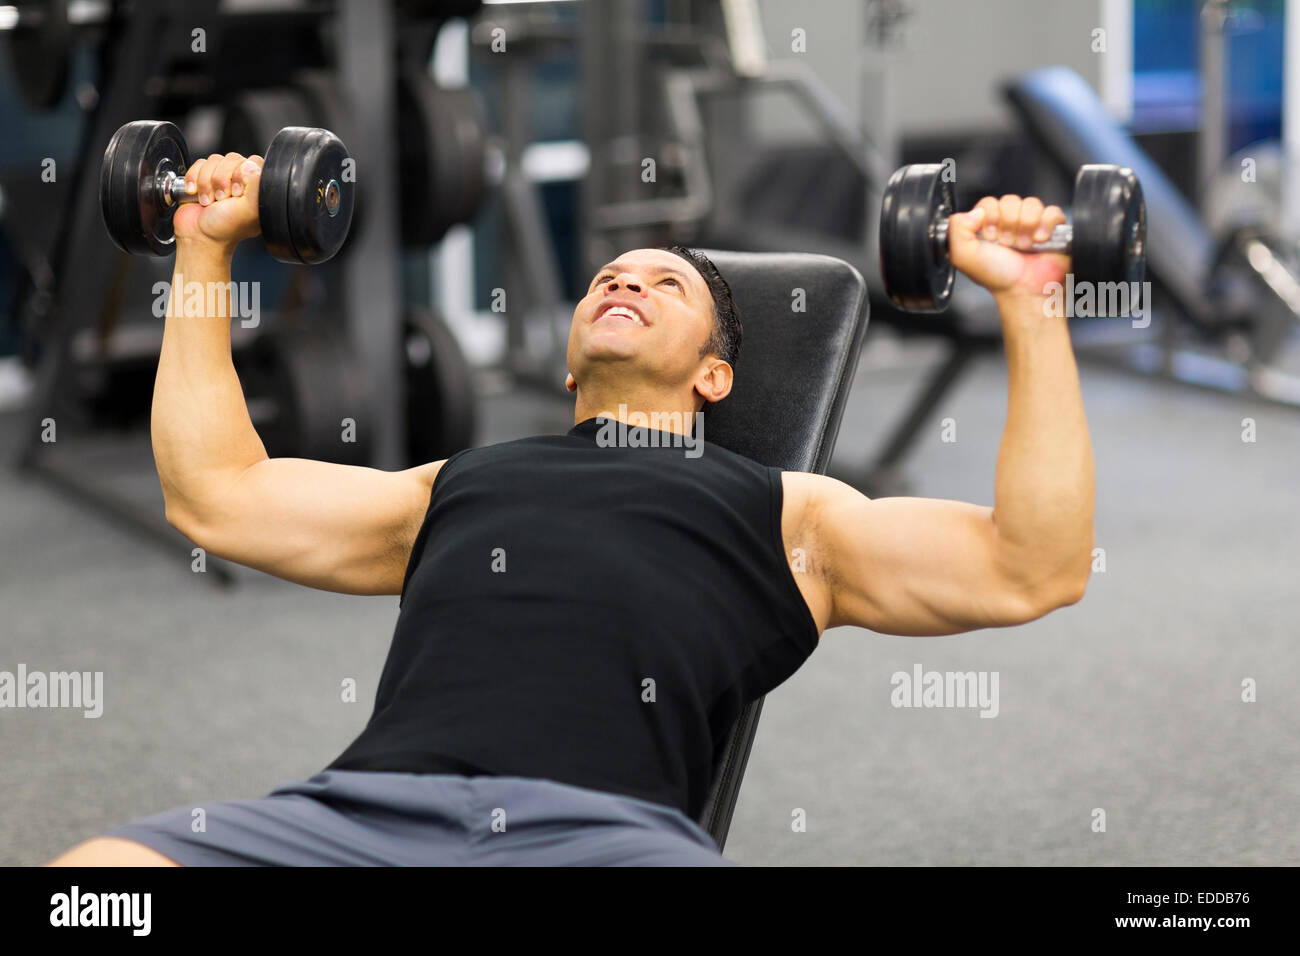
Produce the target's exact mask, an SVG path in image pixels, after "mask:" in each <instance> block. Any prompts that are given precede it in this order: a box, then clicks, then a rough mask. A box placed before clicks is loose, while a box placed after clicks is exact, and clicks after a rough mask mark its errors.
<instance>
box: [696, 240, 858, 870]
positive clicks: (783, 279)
mask: <svg viewBox="0 0 1300 956" xmlns="http://www.w3.org/2000/svg"><path fill="white" fill-rule="evenodd" d="M702 251H703V252H704V254H705V255H707V256H708V257H709V258H710V259H711V260H713V263H714V264H715V265H716V266H717V267H718V271H719V272H721V273H722V274H723V275H724V276H726V277H727V282H728V283H729V284H730V285H731V291H732V293H733V295H734V296H735V299H736V305H737V306H738V307H739V309H740V312H741V314H742V315H743V316H744V317H745V353H744V357H743V359H742V361H743V362H744V369H745V371H744V374H743V375H738V376H737V377H736V381H735V385H734V387H733V389H732V391H731V394H730V395H728V396H727V400H726V401H725V402H720V403H718V404H717V405H716V406H712V407H710V409H709V410H708V411H707V412H706V413H705V418H704V438H705V440H706V441H709V442H711V443H713V444H716V445H719V446H721V447H723V448H727V449H730V450H731V451H734V452H737V453H739V454H741V455H744V456H746V457H747V458H751V459H753V460H754V461H757V462H759V463H760V464H763V465H768V466H771V467H776V468H783V469H786V470H791V471H809V472H815V473H817V474H825V473H826V469H827V467H828V466H829V464H830V460H831V454H832V452H833V451H834V449H835V437H836V435H837V434H838V432H839V426H840V419H841V417H842V415H843V413H844V407H845V405H846V403H847V401H848V396H849V391H850V390H851V388H852V385H853V375H854V372H855V371H856V369H857V366H858V356H859V353H860V352H861V350H862V339H863V336H864V335H865V333H866V329H867V317H868V311H869V307H868V303H867V286H866V282H865V281H864V280H863V278H862V274H861V273H860V272H858V270H857V269H855V268H854V267H853V266H851V265H849V264H848V263H847V262H844V261H843V260H840V259H834V258H831V257H830V256H821V255H812V254H809V253H774V252H771V253H769V252H728V251H720V250H714V249H704V250H702ZM796 286H798V287H799V288H803V289H806V290H807V292H808V299H809V301H810V302H816V303H817V307H816V308H810V309H809V310H808V311H807V312H791V311H790V290H791V289H792V288H794V287H796ZM762 706H763V701H762V699H761V698H760V699H759V700H756V701H753V702H751V703H750V704H748V705H747V706H746V707H745V708H744V709H743V710H742V711H741V714H740V717H739V718H738V719H737V721H736V723H735V725H734V727H733V728H732V729H731V730H730V732H728V734H727V736H726V738H725V739H724V740H722V741H721V743H719V744H718V746H717V747H716V748H715V750H714V770H713V780H712V782H711V784H710V786H709V796H708V799H707V801H706V802H705V805H704V810H703V812H702V813H701V815H700V818H699V820H698V821H697V822H698V823H699V824H700V826H702V827H703V828H704V829H705V830H707V831H708V833H709V835H710V836H712V837H713V839H714V841H715V842H716V843H717V844H718V849H723V848H724V847H725V844H726V840H727V831H728V829H729V828H730V826H731V816H732V813H733V812H734V810H735V807H736V799H737V797H738V796H739V794H740V783H741V779H742V778H743V776H744V773H745V764H746V762H747V761H748V760H749V752H750V749H751V748H752V746H753V743H754V734H755V733H756V732H757V730H758V717H759V714H760V712H761V710H762Z"/></svg>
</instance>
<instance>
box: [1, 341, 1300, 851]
mask: <svg viewBox="0 0 1300 956" xmlns="http://www.w3.org/2000/svg"><path fill="white" fill-rule="evenodd" d="M934 358H935V354H934V352H933V351H932V347H930V346H926V345H923V344H916V345H913V344H908V345H906V346H900V345H898V344H897V343H893V342H891V340H888V339H884V338H880V339H873V341H872V342H871V343H870V344H869V347H868V348H867V349H866V350H865V351H864V354H863V364H862V367H861V368H860V370H859V372H858V376H857V380H856V381H857V385H856V387H855V390H854V394H853V399H852V404H851V406H850V408H849V409H848V411H847V413H846V415H845V419H844V423H843V427H842V429H841V432H840V437H839V444H838V446H837V449H836V456H835V467H834V468H833V471H835V470H842V469H846V468H850V467H853V466H855V465H859V464H861V463H862V462H864V461H865V460H866V459H867V456H868V454H869V453H870V451H871V450H872V449H873V448H874V447H875V446H876V443H877V442H878V441H879V440H880V439H881V437H882V435H883V431H884V429H885V428H886V427H887V426H888V424H889V423H890V422H891V421H892V419H893V417H894V416H896V415H897V414H898V412H899V410H900V409H901V408H902V405H903V403H904V401H905V400H906V398H907V396H908V395H909V394H910V390H911V388H913V387H914V384H915V381H916V379H917V377H918V376H919V374H920V373H921V372H922V371H923V369H924V368H925V367H926V365H927V363H928V362H932V361H933V360H934ZM1083 390H1084V399H1085V403H1086V407H1087V412H1088V416H1089V422H1090V425H1091V432H1092V439H1093V444H1094V450H1095V455H1096V463H1097V521H1096V529H1097V545H1098V547H1101V548H1104V549H1105V560H1106V570H1105V572H1104V573H1095V574H1094V575H1093V578H1092V582H1091V584H1090V586H1089V590H1088V593H1087V595H1086V596H1085V597H1084V599H1083V601H1081V602H1080V603H1079V604H1077V605H1075V606H1073V607H1070V608H1066V609H1064V610H1061V611H1058V612H1056V613H1054V614H1051V615H1049V616H1047V617H1046V618H1043V619H1041V620H1039V621H1036V622H1034V623H1032V624H1029V625H1026V626H1023V627H1018V628H1012V629H1007V630H996V631H994V630H987V631H980V632H975V633H972V634H966V635H961V636H955V637H947V638H903V637H891V636H882V635H878V634H873V633H871V632H868V631H863V630H857V629H840V630H834V631H830V632H827V633H826V634H825V635H824V636H823V638H822V646H821V647H819V648H818V650H817V651H816V652H815V653H814V654H813V656H812V657H811V658H810V659H809V661H808V662H807V663H806V664H805V665H804V667H803V669H802V670H801V671H800V672H799V673H797V674H796V675H795V676H794V677H793V678H792V679H791V680H790V681H788V682H787V683H786V684H784V685H783V686H781V687H780V688H778V689H777V690H776V691H775V692H774V693H773V694H771V695H770V696H769V697H768V699H767V703H766V705H765V707H764V711H763V717H762V721H761V723H760V726H759V731H758V736H757V739H756V742H755V746H754V752H753V756H752V758H751V760H750V764H749V769H748V772H747V774H746V777H745V781H744V786H743V788H742V790H741V795H740V801H739V804H738V806H737V810H736V816H735V819H734V821H733V825H732V829H731V836H730V839H729V840H728V843H727V847H726V855H727V857H728V858H729V859H732V860H734V861H735V862H737V863H741V864H749V865H765V864H808V865H843V864H898V865H923V864H956V865H966V864H979V865H1004V864H1005V865H1013V864H1024V863H1033V864H1062V865H1076V864H1103V865H1105V864H1154V865H1172V864H1187V865H1195V864H1202V865H1206V864H1208V865H1224V864H1292V865H1294V864H1297V863H1300V829H1297V827H1296V825H1295V808H1296V807H1297V806H1300V735H1297V734H1296V728H1297V725H1298V724H1297V715H1296V701H1297V700H1298V699H1300V640H1298V638H1300V634H1298V632H1297V628H1296V620H1297V612H1298V611H1300V600H1298V599H1297V590H1296V587H1295V573H1296V568H1297V567H1300V536H1297V535H1296V533H1295V528H1294V515H1295V504H1296V481H1295V466H1296V456H1295V449H1296V448H1297V447H1300V415H1297V414H1296V413H1295V411H1294V410H1292V409H1286V408H1281V407H1276V406H1270V405H1266V404H1263V403H1260V402H1255V401H1251V400H1246V399H1242V398H1238V397H1233V396H1229V395H1225V394H1221V393H1213V392H1207V391H1200V390H1196V389H1193V388H1189V387H1186V386H1180V385H1173V384H1167V383H1161V382H1158V381H1155V380H1152V379H1149V378H1142V377H1139V376H1136V375H1132V374H1129V373H1125V372H1122V371H1119V370H1116V369H1113V368H1110V367H1106V366H1102V365H1097V364H1092V363H1085V364H1084V365H1083ZM1005 400H1006V377H1005V366H1004V363H1003V361H1002V358H1001V356H1000V355H996V354H994V355H990V356H988V357H986V358H984V359H981V360H979V361H978V362H977V364H976V367H975V369H974V371H973V372H972V373H971V374H970V375H968V376H967V377H966V378H965V379H964V380H963V381H962V383H961V384H960V386H959V387H958V388H957V389H956V390H955V392H954V393H953V394H952V395H951V397H950V398H949V400H948V402H947V403H946V405H945V406H944V407H942V408H941V409H940V410H939V412H938V414H936V416H935V420H936V425H935V427H934V428H933V429H932V430H929V431H928V432H927V436H926V437H925V438H923V439H922V441H921V443H920V445H919V446H918V448H917V449H916V452H915V453H914V454H913V455H912V457H911V458H910V459H909V461H908V466H907V474H908V476H909V478H910V479H911V480H912V481H913V487H912V488H911V493H912V494H915V495H920V496H927V497H944V498H956V499H962V500H969V501H975V502H980V503H986V504H987V503H991V501H992V493H993V477H994V464H995V461H996V455H997V449H998V440H999V437H1000V433H1001V427H1002V421H1003V414H1004V409H1005ZM944 417H953V418H955V419H956V421H957V429H958V431H957V441H956V442H952V443H943V442H941V441H940V434H939V427H938V424H937V422H938V421H939V420H940V419H942V418H944ZM1245 418H1251V419H1253V420H1254V421H1255V424H1256V429H1257V440H1256V441H1255V442H1253V443H1248V442H1243V441H1242V428H1243V425H1242V420H1243V419H1245ZM20 424H21V420H20V419H19V417H18V415H17V414H16V413H11V414H7V415H4V416H0V441H4V440H6V439H7V442H6V447H14V444H15V436H16V433H17V429H18V428H19V426H20ZM571 424H572V404H571V402H566V401H564V400H563V399H562V398H560V397H558V396H557V397H556V398H555V399H554V400H552V399H550V398H549V397H545V396H538V395H536V394H534V393H531V392H530V393H527V394H514V395H511V394H501V395H494V396H491V397H488V398H485V399H484V403H483V427H482V429H481V436H480V442H481V443H484V444H486V443H490V442H495V441H504V440H508V439H511V438H515V437H519V436H522V435H527V434H538V433H544V432H563V431H565V430H567V429H568V428H569V427H570V426H571ZM79 448H80V451H79V452H78V458H79V460H81V461H84V462H86V467H88V468H93V469H94V470H95V472H96V473H97V474H99V475H101V476H102V478H103V480H104V481H105V482H106V483H107V484H109V485H110V486H112V487H114V488H116V489H118V490H120V491H121V492H122V493H123V494H126V495H129V496H133V497H138V498H139V499H140V500H142V501H145V502H153V503H154V504H155V505H156V507H157V508H158V511H159V513H161V508H162V505H161V496H160V494H159V492H158V486H157V477H156V474H155V473H154V472H153V470H152V458H151V455H150V451H149V448H148V445H147V439H145V438H143V437H141V438H140V439H139V440H137V441H136V442H135V443H133V444H132V443H126V444H124V443H122V442H121V441H115V442H104V443H103V447H102V448H101V447H97V446H94V445H90V444H86V443H85V442H82V443H81V444H80V445H79ZM0 500H2V501H3V502H4V505H3V507H2V508H0V541H3V542H4V546H3V548H0V615H2V623H0V632H2V633H3V636H4V646H5V649H6V655H7V660H6V661H5V662H3V665H2V666H4V667H6V668H10V667H13V666H16V662H18V661H22V662H25V663H26V665H27V667H28V669H29V670H45V671H50V670H81V671H87V670H89V671H97V670H98V671H103V672H104V712H103V716H102V717H100V718H98V719H93V720H88V719H86V718H84V717H83V716H82V714H81V712H80V711H66V710H62V711H61V710H6V711H5V712H4V714H3V719H0V760H2V761H3V774H2V775H0V781H2V786H3V805H4V809H5V812H4V813H3V815H0V864H11V865H12V864H35V863H40V862H43V861H45V860H47V859H48V858H50V857H52V856H53V855H55V854H56V853H58V852H59V851H61V850H63V849H65V848H67V847H68V846H70V845H72V844H74V843H76V842H79V841H80V840H82V839H85V838H87V837H91V836H94V835H96V834H97V833H100V832H102V831H103V830H105V829H106V828H108V827H109V826H111V825H113V824H116V823H119V822H122V821H126V820H130V819H134V818H137V817H141V816H146V815H148V814H152V813H155V812H158V811H160V810H164V809H167V808H170V807H174V806H181V805H187V806H195V807H197V806H203V805H205V804H210V803H212V802H215V801H220V800H228V799H237V798H244V797H254V796H260V795H262V794H264V793H266V792H267V791H268V790H270V789H271V788H272V787H274V786H275V785H277V784H278V783H281V782H283V781H287V780H290V779H298V778H304V777H308V776H310V775H311V774H313V773H315V772H316V771H318V770H319V769H321V768H322V767H323V766H324V765H325V764H326V763H328V762H329V761H330V760H331V759H332V758H333V757H335V756H336V755H337V754H338V753H339V752H340V751H342V749H343V748H344V747H345V746H346V745H347V744H348V743H349V742H350V741H351V739H352V737H353V735H354V734H355V733H356V732H357V731H359V730H360V728H361V727H362V726H363V725H364V723H365V721H366V719H367V717H368V716H369V712H370V707H371V704H372V703H373V699H374V691H375V685H376V682H377V680H378V677H379V673H380V669H381V667H382V665H383V661H384V655H385V652H386V651H387V647H388V642H389V639H390V637H391V634H392V629H393V624H394V622H395V620H396V615H397V601H396V599H395V598H387V597H385V598H364V597H348V596H342V595H336V594H328V593H324V592H317V591H311V590H308V589H305V588H301V587H298V586H295V585H290V584H287V583H284V582H281V581H278V580H276V579H273V578H270V577H267V576H265V575H261V574H258V573H255V572H248V571H241V572H240V573H239V580H238V586H237V587H235V588H233V589H229V590H223V589H221V588H218V587H214V586H213V584H212V582H211V580H210V575H209V576H204V575H200V574H195V573H193V572H192V571H191V570H190V566H189V558H188V555H187V553H186V552H185V551H184V550H182V549H181V547H180V546H179V539H178V549H177V550H176V551H175V552H164V551H163V550H161V549H159V548H157V547H155V546H153V545H150V544H148V543H143V542H141V541H140V540H138V539H137V538H135V537H132V536H130V535H128V534H125V533H123V532H122V531H121V530H120V529H119V528H117V527H115V526H113V525H111V524H109V523H107V522H106V521H105V520H104V519H103V518H102V517H100V516H98V515H97V514H95V513H93V512H90V511H87V510H84V509H82V508H81V507H79V506H77V505H75V504H73V503H70V502H69V501H68V500H67V499H65V498H64V497H62V496H61V495H60V494H58V493H57V492H55V491H54V490H52V489H51V488H49V487H48V486H46V485H44V484H41V483H37V482H33V481H31V480H28V479H26V478H23V477H21V476H19V475H16V474H15V473H14V472H13V471H12V470H11V469H4V470H0ZM916 664H920V665H922V666H923V667H924V669H926V670H940V671H967V670H974V671H996V672H998V674H999V679H1000V694H999V696H1000V710H999V713H998V714H997V716H996V717H995V718H994V719H981V718H980V717H979V715H978V713H977V712H976V711H975V710H960V709H949V710H944V709H934V710H926V709H895V708H894V707H893V706H891V703H890V694H891V689H892V688H891V684H890V677H891V675H892V674H893V673H894V672H896V671H900V670H901V671H907V672H911V670H912V668H913V666H914V665H916ZM348 678H353V679H355V681H356V686H357V700H356V702H355V703H344V702H343V701H342V700H341V696H342V695H341V692H340V688H341V686H342V683H343V681H345V680H346V679H348ZM1247 678H1251V679H1253V680H1254V681H1255V682H1256V683H1257V686H1258V699H1257V701H1256V702H1254V703H1244V702H1243V701H1242V699H1241V698H1242V682H1243V680H1245V679H1247ZM1097 808H1100V809H1103V810H1104V811H1105V832H1094V829H1093V822H1094V820H1095V819H1096V818H1097V817H1096V815H1095V814H1094V810H1095V809H1097ZM798 810H802V811H804V813H805V814H806V820H807V826H806V831H804V832H796V831H795V829H794V828H793V827H792V825H791V823H792V820H793V819H794V818H795V815H796V812H797V811H798Z"/></svg>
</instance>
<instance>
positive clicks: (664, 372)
mask: <svg viewBox="0 0 1300 956" xmlns="http://www.w3.org/2000/svg"><path fill="white" fill-rule="evenodd" d="M712 331H713V296H712V294H711V293H710V292H709V287H708V285H707V284H706V283H705V281H704V278H703V277H702V276H701V275H700V274H699V273H698V272H696V271H695V269H694V267H693V266H691V264H690V263H689V262H687V261H686V260H684V259H682V258H681V257H680V256H677V255H674V254H673V253H671V252H668V251H667V250H664V249H635V250H632V251H630V252H625V253H623V254H622V255H621V256H619V257H618V258H617V259H615V260H614V261H613V262H611V263H609V264H608V265H606V266H605V267H604V268H602V269H598V270H597V271H596V274H595V275H594V276H593V277H592V281H591V284H590V285H589V286H588V287H587V294H586V295H585V296H584V297H583V298H582V299H581V300H580V301H579V302H578V305H577V308H575V309H574V311H573V324H572V326H571V327H570V329H569V345H568V351H567V354H566V358H567V361H568V365H569V371H570V372H571V373H572V375H573V377H574V379H576V380H577V381H578V382H581V381H583V377H584V374H585V373H586V372H587V371H589V370H590V369H592V368H594V367H596V366H597V365H604V364H611V363H612V364H614V365H616V366H620V367H621V371H622V372H623V373H624V374H626V375H627V376H628V377H629V378H636V379H638V380H641V381H647V382H652V383H654V384H655V385H656V386H664V387H669V388H672V387H678V386H685V385H687V384H688V383H690V382H692V381H693V380H694V379H695V378H696V376H697V375H698V374H699V373H700V370H701V368H702V367H703V366H704V362H705V360H703V359H701V357H700V350H701V348H702V347H703V346H704V344H705V343H706V342H707V341H708V339H709V336H710V334H711V333H712Z"/></svg>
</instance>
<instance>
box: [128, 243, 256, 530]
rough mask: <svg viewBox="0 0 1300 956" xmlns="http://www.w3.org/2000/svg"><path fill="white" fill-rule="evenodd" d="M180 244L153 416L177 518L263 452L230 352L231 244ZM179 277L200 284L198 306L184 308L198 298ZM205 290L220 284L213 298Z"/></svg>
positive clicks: (166, 491) (193, 514)
mask: <svg viewBox="0 0 1300 956" xmlns="http://www.w3.org/2000/svg"><path fill="white" fill-rule="evenodd" d="M177 246H178V251H177V255H176V265H175V270H174V273H173V276H172V283H173V290H174V294H173V295H172V297H171V298H170V299H169V301H168V308H167V317H166V319H165V326H164V330H163V344H162V353H161V355H160V357H159V361H158V375H157V378H156V380H155V383H154V394H153V409H152V419H151V432H152V440H153V451H154V461H155V462H156V463H157V466H158V477H159V479H160V481H161V482H162V488H163V495H164V498H165V500H166V503H167V511H168V515H169V517H170V518H172V519H173V521H174V522H175V519H177V518H182V519H186V520H194V519H197V518H200V517H201V515H202V514H203V512H204V510H205V508H208V507H210V505H211V501H212V498H213V496H214V495H216V494H219V492H220V489H221V488H222V487H223V485H225V484H228V483H229V482H230V481H232V480H233V478H234V477H236V476H237V475H238V474H240V473H241V472H243V470H244V469H246V468H247V467H248V466H249V465H252V464H253V463H255V462H257V461H261V460H262V459H264V458H266V449H265V447H264V446H263V445H262V441H261V439H260V438H258V436H257V432H256V431H255V430H254V428H253V423H252V421H251V420H250V419H249V417H248V408H247V406H246V404H245V402H244V395H243V391H242V389H241V388H240V384H239V378H238V376H237V375H236V374H235V367H234V362H233V360H232V357H231V352H230V303H229V301H224V300H225V299H227V298H228V295H229V288H230V286H229V283H230V259H231V253H232V251H233V250H232V249H227V248H224V247H221V246H218V245H216V244H214V243H209V242H198V241H189V242H187V241H184V240H179V239H178V241H177ZM182 281H183V282H184V284H185V286H188V287H190V288H193V286H191V285H190V284H191V283H195V282H197V283H199V284H200V287H201V288H202V289H203V290H204V295H203V297H202V298H203V302H202V305H201V307H200V308H199V309H197V310H194V309H187V308H186V306H187V305H197V304H198V303H197V297H196V300H195V301H193V302H187V301H186V297H185V296H184V295H183V294H182V293H183V292H184V291H185V289H184V288H183V287H181V286H180V283H181V282H182ZM215 283H220V285H215ZM209 289H218V290H220V291H219V294H218V297H216V298H213V299H212V300H211V301H209V299H210V297H209V296H208V294H207V290H209ZM195 311H197V312H198V313H199V314H187V313H192V312H195Z"/></svg>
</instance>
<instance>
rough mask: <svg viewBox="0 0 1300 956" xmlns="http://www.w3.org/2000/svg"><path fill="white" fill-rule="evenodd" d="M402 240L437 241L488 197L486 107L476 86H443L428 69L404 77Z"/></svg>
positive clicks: (400, 102) (400, 97) (400, 93)
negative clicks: (484, 113)
mask: <svg viewBox="0 0 1300 956" xmlns="http://www.w3.org/2000/svg"><path fill="white" fill-rule="evenodd" d="M397 115H398V124H397V150H398V163H399V168H400V169H401V180H402V189H403V192H404V194H405V195H404V201H403V203H402V210H401V215H402V244H403V245H404V246H407V247H417V248H418V247H422V246H431V245H433V244H434V243H436V242H437V241H438V240H440V239H441V238H442V237H443V236H444V235H446V233H447V230H448V229H450V228H451V227H452V226H454V225H457V224H458V223H462V222H469V220H470V219H471V218H473V216H474V213H475V212H477V211H478V207H479V205H480V203H481V202H482V199H483V192H484V186H485V181H484V180H485V177H484V161H485V148H486V144H485V138H484V134H483V128H484V119H483V111H482V108H481V107H480V105H479V102H478V99H477V97H476V96H475V94H474V91H473V90H472V89H469V88H468V87H465V88H460V89H449V88H444V87H441V86H438V85H437V84H436V83H435V82H434V81H433V79H432V78H431V77H430V76H429V75H428V74H427V73H426V72H424V71H416V70H406V71H403V72H402V73H401V74H400V75H399V77H398V86H397Z"/></svg>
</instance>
